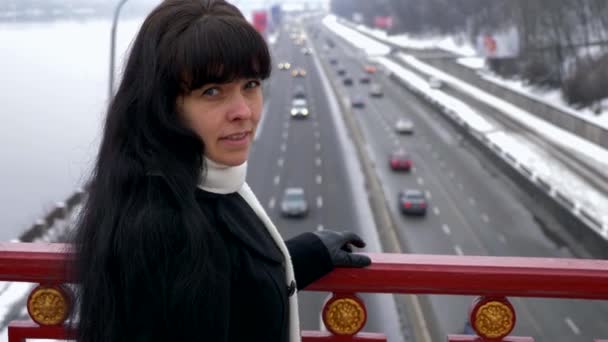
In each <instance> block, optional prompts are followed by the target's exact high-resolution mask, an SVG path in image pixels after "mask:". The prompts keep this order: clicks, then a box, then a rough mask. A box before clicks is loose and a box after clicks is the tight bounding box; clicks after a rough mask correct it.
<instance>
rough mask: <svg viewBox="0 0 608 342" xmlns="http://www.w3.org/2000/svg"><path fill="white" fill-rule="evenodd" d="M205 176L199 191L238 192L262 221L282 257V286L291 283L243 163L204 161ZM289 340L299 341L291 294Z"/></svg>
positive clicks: (275, 232)
mask: <svg viewBox="0 0 608 342" xmlns="http://www.w3.org/2000/svg"><path fill="white" fill-rule="evenodd" d="M205 166H206V168H205V169H206V170H205V171H206V173H205V174H203V177H202V180H201V182H200V184H199V188H201V189H203V190H205V191H208V192H213V193H216V194H230V193H234V192H238V193H239V195H241V197H243V199H244V200H245V201H246V202H247V204H249V206H250V207H251V208H252V209H253V211H254V212H255V213H256V214H257V216H258V217H259V218H260V220H262V222H263V223H264V226H266V229H267V230H268V232H269V233H270V236H272V239H273V240H274V242H275V243H276V245H277V247H279V249H280V250H281V252H282V253H283V256H284V257H285V275H286V279H285V284H291V283H292V282H295V279H296V277H295V274H294V271H293V264H292V262H291V256H290V255H289V250H288V249H287V246H286V245H285V242H284V241H283V238H282V237H281V234H279V231H278V230H277V228H276V227H275V225H274V224H273V223H272V221H271V220H270V217H268V214H266V211H265V210H264V207H262V205H261V204H260V202H259V201H258V199H257V197H255V195H254V193H253V191H251V188H250V187H249V185H248V184H247V183H246V182H245V177H246V176H247V162H245V163H243V164H241V165H239V166H226V165H221V164H218V163H216V162H214V161H213V160H211V159H208V158H205ZM289 341H290V342H301V338H300V319H299V314H298V296H297V294H294V295H293V296H290V297H289Z"/></svg>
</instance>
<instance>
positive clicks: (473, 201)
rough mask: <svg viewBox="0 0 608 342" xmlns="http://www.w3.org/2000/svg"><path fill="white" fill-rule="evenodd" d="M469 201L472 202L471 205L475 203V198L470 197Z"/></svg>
mask: <svg viewBox="0 0 608 342" xmlns="http://www.w3.org/2000/svg"><path fill="white" fill-rule="evenodd" d="M469 203H471V205H475V199H474V198H473V197H469Z"/></svg>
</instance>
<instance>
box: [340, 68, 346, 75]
mask: <svg viewBox="0 0 608 342" xmlns="http://www.w3.org/2000/svg"><path fill="white" fill-rule="evenodd" d="M338 75H340V76H344V75H346V69H344V68H340V69H338Z"/></svg>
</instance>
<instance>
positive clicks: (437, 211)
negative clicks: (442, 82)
mask: <svg viewBox="0 0 608 342" xmlns="http://www.w3.org/2000/svg"><path fill="white" fill-rule="evenodd" d="M433 212H434V213H435V215H437V216H439V208H437V207H434V208H433Z"/></svg>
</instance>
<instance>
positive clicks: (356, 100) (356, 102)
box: [351, 95, 365, 108]
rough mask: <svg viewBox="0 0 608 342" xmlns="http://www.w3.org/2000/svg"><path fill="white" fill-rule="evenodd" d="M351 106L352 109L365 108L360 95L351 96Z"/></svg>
mask: <svg viewBox="0 0 608 342" xmlns="http://www.w3.org/2000/svg"><path fill="white" fill-rule="evenodd" d="M351 104H352V106H353V107H354V108H365V100H363V96H360V95H355V96H353V97H352V99H351Z"/></svg>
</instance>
